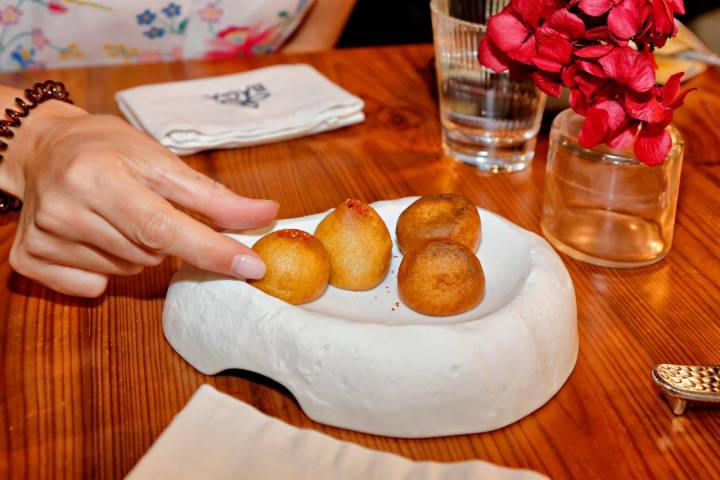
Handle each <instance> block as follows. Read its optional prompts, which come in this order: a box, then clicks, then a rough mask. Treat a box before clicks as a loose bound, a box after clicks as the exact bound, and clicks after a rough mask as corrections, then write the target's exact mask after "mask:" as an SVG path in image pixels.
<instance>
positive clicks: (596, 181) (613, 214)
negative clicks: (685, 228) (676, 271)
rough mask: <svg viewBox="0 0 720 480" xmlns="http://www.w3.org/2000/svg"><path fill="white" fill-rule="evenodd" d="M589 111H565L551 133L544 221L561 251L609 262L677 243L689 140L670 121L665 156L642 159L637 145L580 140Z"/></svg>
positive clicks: (656, 256)
mask: <svg viewBox="0 0 720 480" xmlns="http://www.w3.org/2000/svg"><path fill="white" fill-rule="evenodd" d="M583 121H584V118H583V117H581V116H580V115H578V114H576V113H575V112H573V111H572V110H569V109H568V110H565V111H563V112H561V113H560V114H558V116H557V117H555V120H554V121H553V126H552V131H551V133H550V149H549V152H548V163H547V174H546V177H545V200H544V202H543V214H542V221H541V228H542V231H543V234H544V235H545V237H546V238H547V239H548V241H550V243H552V244H553V246H554V247H555V248H557V249H558V250H560V251H561V252H563V253H565V254H567V255H570V256H571V257H573V258H576V259H578V260H582V261H584V262H588V263H592V264H595V265H601V266H605V267H626V268H627V267H642V266H645V265H650V264H652V263H655V262H657V261H659V260H661V259H662V258H663V257H665V255H667V253H668V252H669V251H670V247H671V246H672V241H673V233H674V229H675V208H676V205H677V199H678V190H679V187H680V172H681V169H682V161H683V154H684V152H685V144H684V142H683V139H682V136H681V135H680V134H679V133H678V131H677V130H676V129H675V128H673V127H668V132H669V133H670V136H671V137H672V141H673V144H672V149H671V150H670V153H669V154H668V157H667V159H666V160H665V163H663V164H662V165H659V166H655V167H649V166H647V165H645V164H643V163H640V162H639V161H638V160H637V158H636V157H635V156H634V154H633V152H632V148H630V149H626V150H615V149H612V148H610V147H607V146H604V145H600V146H598V147H595V148H593V149H587V148H583V147H581V146H580V145H579V144H578V133H579V131H580V128H581V127H582V124H583Z"/></svg>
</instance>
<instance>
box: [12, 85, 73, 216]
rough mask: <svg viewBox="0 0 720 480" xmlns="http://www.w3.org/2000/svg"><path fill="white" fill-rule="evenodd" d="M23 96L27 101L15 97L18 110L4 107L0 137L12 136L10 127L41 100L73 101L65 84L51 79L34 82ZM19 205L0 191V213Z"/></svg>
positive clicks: (19, 206) (17, 208)
mask: <svg viewBox="0 0 720 480" xmlns="http://www.w3.org/2000/svg"><path fill="white" fill-rule="evenodd" d="M25 98H27V102H28V103H26V102H25V101H24V100H23V99H22V98H16V99H15V103H17V105H18V107H19V109H20V110H19V111H18V110H12V109H10V108H7V109H5V115H7V116H8V118H10V120H0V137H4V138H13V137H14V136H15V133H14V132H13V131H12V130H10V129H11V128H19V127H20V126H21V124H22V122H21V121H20V119H21V118H24V117H27V116H28V114H29V113H30V110H32V109H33V108H35V107H37V106H38V105H39V104H41V103H43V102H47V101H48V100H60V101H62V102H67V103H73V102H72V100H70V94H69V93H68V92H67V90H65V85H63V83H62V82H54V81H52V80H46V81H44V82H42V83H36V84H35V85H34V86H33V88H28V89H27V90H25ZM7 148H8V144H7V143H5V142H4V141H3V140H0V152H4V151H5V150H7ZM2 159H3V156H2V154H0V160H2ZM21 207H22V202H21V201H20V199H18V198H15V197H14V196H12V195H8V194H7V193H4V192H2V191H0V214H3V213H8V212H12V211H17V210H20V208H21Z"/></svg>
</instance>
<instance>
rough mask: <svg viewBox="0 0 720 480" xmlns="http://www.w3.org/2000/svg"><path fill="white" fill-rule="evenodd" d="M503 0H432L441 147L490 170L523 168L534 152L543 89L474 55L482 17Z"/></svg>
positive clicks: (482, 32) (481, 32)
mask: <svg viewBox="0 0 720 480" xmlns="http://www.w3.org/2000/svg"><path fill="white" fill-rule="evenodd" d="M507 3H508V1H507V0H485V1H483V0H475V1H467V0H465V1H462V0H432V1H431V3H430V8H431V10H432V21H433V43H434V45H435V67H436V70H437V81H438V91H439V98H440V121H441V123H442V141H443V150H444V151H445V153H446V154H447V155H449V156H450V157H453V158H455V159H457V160H460V161H463V162H465V163H469V164H471V165H475V166H476V167H478V168H479V169H481V170H485V171H490V172H514V171H519V170H523V169H524V168H526V167H527V166H528V165H529V164H530V162H531V161H532V159H533V157H534V155H535V141H536V138H537V133H538V130H539V129H540V121H541V120H542V112H543V109H544V108H545V95H544V94H543V93H542V92H540V91H539V90H538V89H537V87H535V85H534V84H533V83H532V82H531V81H530V80H527V81H516V80H512V79H511V78H510V76H509V75H508V74H507V73H495V72H493V71H492V70H490V69H488V68H485V67H483V66H482V65H480V62H479V61H478V47H479V45H480V40H481V39H482V37H483V36H484V35H485V32H486V27H485V25H484V23H485V22H486V21H487V19H488V18H489V17H490V16H492V15H493V14H495V13H497V12H499V11H500V10H502V8H503V7H504V6H505V5H506V4H507Z"/></svg>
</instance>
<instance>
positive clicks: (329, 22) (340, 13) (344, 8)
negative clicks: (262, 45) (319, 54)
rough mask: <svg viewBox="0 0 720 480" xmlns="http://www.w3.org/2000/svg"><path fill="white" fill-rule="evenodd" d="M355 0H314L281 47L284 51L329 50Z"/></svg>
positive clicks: (335, 41)
mask: <svg viewBox="0 0 720 480" xmlns="http://www.w3.org/2000/svg"><path fill="white" fill-rule="evenodd" d="M355 2H356V0H315V4H314V5H313V6H312V7H311V9H310V11H309V12H308V14H307V17H306V18H305V20H303V22H302V24H300V26H299V27H298V30H297V31H296V32H295V34H293V36H292V37H290V39H289V40H288V41H287V42H286V43H285V45H284V46H283V47H282V49H281V50H282V51H283V52H286V53H297V52H314V51H320V50H329V49H331V48H333V47H334V46H335V44H336V43H337V41H338V39H339V38H340V35H341V34H342V31H343V28H345V23H346V22H347V19H348V17H349V16H350V13H351V12H352V9H353V7H354V6H355Z"/></svg>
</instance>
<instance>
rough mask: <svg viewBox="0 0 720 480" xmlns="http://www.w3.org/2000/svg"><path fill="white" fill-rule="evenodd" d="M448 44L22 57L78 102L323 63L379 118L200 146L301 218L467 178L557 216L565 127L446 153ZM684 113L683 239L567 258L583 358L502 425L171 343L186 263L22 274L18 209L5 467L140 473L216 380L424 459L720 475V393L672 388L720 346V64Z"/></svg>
mask: <svg viewBox="0 0 720 480" xmlns="http://www.w3.org/2000/svg"><path fill="white" fill-rule="evenodd" d="M432 54H433V53H432V49H431V47H430V46H411V47H397V48H381V49H367V50H343V51H336V52H329V53H325V54H319V55H308V56H293V57H283V56H270V57H266V58H250V59H247V60H238V61H235V62H225V63H202V62H187V63H175V64H165V65H148V66H127V67H125V66H122V67H112V68H88V69H78V70H64V71H57V72H50V73H43V72H32V73H17V74H5V75H2V76H0V83H4V84H12V85H17V86H25V85H28V84H29V83H30V82H31V81H35V80H39V79H45V78H53V79H57V80H62V81H64V82H65V83H66V84H67V85H68V87H69V90H70V91H71V92H72V93H73V96H74V98H75V99H76V102H77V103H78V104H79V105H80V106H83V107H85V108H87V109H88V110H90V111H92V112H97V113H100V112H102V113H112V114H118V110H117V107H116V105H115V101H114V100H113V93H114V92H116V91H117V90H120V89H122V88H127V87H132V86H135V85H140V84H144V83H151V82H159V81H168V80H179V79H184V78H195V77H205V76H211V75H219V74H227V73H232V72H237V71H240V70H245V69H249V68H256V67H260V66H264V65H268V64H273V63H282V62H288V61H290V62H308V63H311V64H313V65H314V66H315V67H317V68H318V69H319V70H320V71H322V72H323V73H325V74H326V75H327V76H329V77H330V78H331V79H332V80H334V81H335V82H337V83H339V84H340V85H342V86H344V87H345V88H347V89H348V90H349V91H351V92H352V93H354V94H356V95H359V96H360V97H362V98H363V99H364V100H365V101H366V108H365V112H366V114H367V120H366V121H365V122H364V123H363V124H361V125H357V126H353V127H350V128H346V129H343V130H339V131H335V132H331V133H325V134H322V135H316V136H313V137H308V138H303V139H299V140H293V141H289V142H282V143H276V144H272V145H266V146H261V147H253V148H247V149H243V150H228V151H215V152H210V153H206V154H202V155H196V156H193V157H190V158H188V159H187V161H188V162H189V163H190V164H191V165H192V166H193V167H195V168H197V169H199V170H202V171H204V172H206V173H208V174H210V175H212V176H214V177H216V178H217V179H218V180H220V181H221V182H224V183H225V184H227V185H229V186H230V187H231V188H233V189H235V190H236V191H238V192H241V193H243V194H245V195H249V196H258V197H267V198H274V199H276V200H278V201H279V202H280V203H281V205H282V207H281V210H280V216H281V217H295V216H299V215H306V214H310V213H315V212H318V211H322V210H325V209H327V208H330V207H333V206H335V205H336V204H338V203H339V202H341V201H342V200H344V199H345V198H347V197H357V198H360V199H363V200H365V201H368V202H371V201H375V200H380V199H388V198H397V197H403V196H406V195H414V194H425V193H431V192H446V191H452V192H459V193H462V194H463V195H465V196H467V197H468V198H470V199H472V200H473V201H474V202H476V203H477V204H478V205H480V206H482V207H484V208H487V209H490V210H493V211H496V212H498V213H500V214H501V215H504V216H505V217H507V218H508V219H510V220H511V221H513V222H515V223H517V224H519V225H520V226H522V227H524V228H527V229H529V230H532V231H535V232H538V231H539V223H540V211H541V204H542V192H543V179H544V168H545V156H546V152H547V138H546V137H545V136H543V137H542V138H541V140H540V142H539V146H538V155H537V160H536V161H535V162H534V164H533V166H532V168H530V169H529V170H527V171H525V172H522V173H517V174H511V175H485V174H481V173H479V172H477V171H475V170H474V169H472V168H470V167H468V166H465V165H461V164H458V163H455V162H453V161H452V160H449V159H445V158H442V155H441V153H440V136H439V134H440V127H439V123H438V109H437V104H436V101H435V100H434V89H435V87H434V85H433V82H432V77H431V75H430V69H429V65H430V62H431V60H432ZM691 84H692V85H693V86H696V87H698V88H699V89H700V91H699V92H697V93H694V94H692V95H691V96H690V97H689V98H688V100H687V107H686V108H684V109H681V111H679V112H678V114H677V116H676V119H677V120H676V123H677V126H678V127H679V128H680V130H681V131H682V133H683V134H684V135H685V138H686V140H687V144H688V150H687V155H686V163H685V166H684V169H683V176H682V187H681V196H680V205H679V211H678V217H677V227H676V239H675V245H674V248H673V250H672V252H671V253H670V255H669V256H668V257H667V259H665V260H664V261H663V262H661V263H659V264H657V265H655V266H652V267H648V268H644V269H638V270H611V269H605V268H599V267H594V266H591V265H586V264H583V263H579V262H576V261H574V260H572V259H570V258H565V262H566V264H567V266H568V268H569V270H570V274H571V275H572V278H573V280H574V282H575V287H576V290H577V299H578V312H579V318H578V322H579V327H580V357H579V359H578V363H577V367H576V369H575V371H574V373H573V374H572V376H571V377H570V379H569V381H568V382H567V384H566V385H565V387H564V388H563V389H562V390H561V391H560V393H558V394H557V396H556V397H555V398H554V399H553V400H552V401H550V402H549V403H548V404H547V405H546V406H544V407H543V408H541V409H540V410H538V411H537V412H535V413H534V414H532V415H530V416H529V417H527V418H525V419H523V420H521V421H519V422H517V423H515V424H513V425H511V426H509V427H506V428H504V429H501V430H499V431H496V432H492V433H486V434H480V435H467V436H456V437H448V438H437V439H427V440H399V439H394V438H384V437H376V436H371V435H364V434H360V433H355V432H351V431H345V430H340V429H336V428H331V427H326V426H323V425H319V424H317V423H314V422H312V421H311V420H309V419H308V418H307V417H306V416H305V415H304V414H303V413H302V411H301V410H300V409H299V407H298V405H297V403H296V402H295V401H294V399H293V398H292V397H291V396H290V394H289V393H288V392H287V391H286V390H284V389H283V388H282V387H281V386H279V385H277V384H275V383H274V382H272V381H270V380H268V379H265V378H261V377H259V376H257V375H254V374H249V373H244V372H232V373H227V374H221V375H217V376H213V377H208V376H204V375H201V374H200V373H198V372H197V371H195V370H194V369H193V368H192V367H190V366H189V365H188V364H187V363H186V362H185V361H184V360H183V359H182V358H180V357H179V356H178V355H177V354H176V353H175V352H174V351H173V350H172V348H171V347H170V345H168V343H167V342H166V341H165V339H164V337H163V332H162V328H161V322H160V319H161V313H162V308H163V299H164V297H165V291H166V288H167V285H168V282H169V281H170V277H171V275H172V274H173V272H174V270H175V269H176V268H177V262H169V261H168V262H165V264H163V265H161V266H160V267H158V268H154V269H151V270H148V271H146V272H145V273H143V274H142V275H140V276H138V277H134V278H126V279H116V280H114V281H112V282H111V285H110V288H109V292H108V294H107V295H106V296H105V297H103V298H101V299H99V300H96V301H87V300H78V299H73V298H66V297H63V296H61V295H58V294H55V293H53V292H51V291H49V290H47V289H45V288H43V287H40V286H38V285H36V284H34V283H32V282H31V281H29V280H27V279H25V278H22V277H20V276H18V275H16V274H13V273H12V272H11V270H10V267H9V266H8V262H7V257H8V251H9V249H10V245H11V242H12V238H13V233H14V228H15V225H14V223H13V222H12V220H11V219H10V220H7V219H6V220H4V223H3V224H0V361H1V362H2V363H1V367H0V369H1V370H0V478H32V479H34V478H43V479H45V478H47V479H56V478H58V479H59V478H78V477H88V478H108V477H115V478H120V477H122V476H123V475H124V474H126V473H127V472H128V471H129V470H130V468H131V467H132V466H133V465H134V464H135V462H137V460H138V459H139V458H140V457H141V456H142V455H143V453H144V452H145V451H146V450H147V449H148V448H149V447H150V445H151V444H152V442H153V441H154V440H155V438H156V437H157V436H158V434H159V433H160V432H161V431H162V430H163V429H164V428H165V427H166V426H167V425H168V423H169V422H170V420H171V419H172V417H173V415H175V414H176V413H177V412H178V411H179V410H180V409H181V408H182V407H183V405H184V404H185V403H186V402H187V400H188V399H189V398H190V396H191V395H192V393H193V392H194V391H195V390H196V389H197V388H198V386H199V385H200V384H202V383H209V384H211V385H214V386H215V387H216V388H218V389H220V390H221V391H224V392H228V393H230V394H232V395H234V396H235V397H237V398H239V399H241V400H243V401H245V402H248V403H250V404H252V405H254V406H255V407H257V408H259V409H260V410H262V411H264V412H266V413H268V414H270V415H273V416H275V417H277V418H279V419H281V420H283V421H285V422H288V423H291V424H293V425H296V426H298V427H309V428H314V429H317V430H319V431H321V432H325V433H327V434H329V435H332V436H334V437H337V438H340V439H344V440H349V441H351V442H356V443H359V444H361V445H364V446H367V447H369V448H373V449H377V450H385V451H389V452H395V453H398V454H400V455H404V456H406V457H409V458H412V459H417V460H437V461H459V460H468V459H476V458H479V459H484V460H489V461H491V462H496V463H498V464H502V465H509V466H517V467H528V468H532V469H536V470H539V471H541V472H546V473H548V474H550V475H551V476H552V477H554V478H582V479H587V478H613V479H614V478H618V479H619V478H623V479H626V478H643V479H645V478H692V479H709V478H719V477H720V453H719V452H720V410H711V409H692V410H690V411H689V412H688V413H687V414H686V415H685V416H683V417H675V416H673V415H672V413H671V412H670V410H669V409H668V407H667V405H666V404H665V403H664V402H663V401H662V400H661V398H660V397H659V395H658V392H657V391H656V390H655V389H654V388H653V384H652V382H651V379H650V369H651V367H652V365H653V364H655V363H658V362H669V363H691V364H703V363H712V362H716V363H720V316H719V315H718V314H719V313H720V246H719V245H718V244H717V242H718V238H720V220H719V219H718V218H717V216H716V215H717V213H718V212H720V129H719V128H718V125H720V73H719V72H717V71H714V72H711V73H708V74H705V75H704V76H702V77H700V78H698V79H696V80H694V81H693V82H692V83H691Z"/></svg>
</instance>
